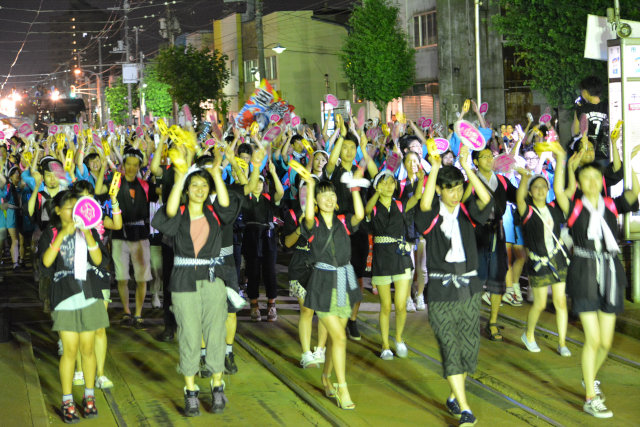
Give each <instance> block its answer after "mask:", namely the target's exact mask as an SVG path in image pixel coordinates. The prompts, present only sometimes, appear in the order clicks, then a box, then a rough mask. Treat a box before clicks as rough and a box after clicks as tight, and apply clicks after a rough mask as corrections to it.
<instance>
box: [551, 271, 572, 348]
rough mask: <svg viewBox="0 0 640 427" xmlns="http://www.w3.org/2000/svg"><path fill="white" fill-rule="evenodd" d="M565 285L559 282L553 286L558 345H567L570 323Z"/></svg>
mask: <svg viewBox="0 0 640 427" xmlns="http://www.w3.org/2000/svg"><path fill="white" fill-rule="evenodd" d="M565 287H566V286H565V283H564V282H558V283H556V284H554V285H551V291H552V292H553V306H554V307H555V308H556V324H557V326H558V345H559V346H560V347H564V346H566V345H567V343H566V341H565V340H566V338H567V324H568V323H569V313H568V312H567V295H566V294H565V291H564V290H565Z"/></svg>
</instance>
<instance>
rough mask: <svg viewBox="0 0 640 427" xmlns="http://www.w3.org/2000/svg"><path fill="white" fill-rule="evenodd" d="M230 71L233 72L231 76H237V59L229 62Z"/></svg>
mask: <svg viewBox="0 0 640 427" xmlns="http://www.w3.org/2000/svg"><path fill="white" fill-rule="evenodd" d="M229 71H230V72H231V76H233V77H235V75H236V60H235V59H232V60H231V62H230V64H229Z"/></svg>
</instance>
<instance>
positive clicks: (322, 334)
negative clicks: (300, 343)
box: [318, 322, 328, 347]
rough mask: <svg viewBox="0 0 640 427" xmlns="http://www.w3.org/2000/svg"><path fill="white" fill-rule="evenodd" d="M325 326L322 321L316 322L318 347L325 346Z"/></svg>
mask: <svg viewBox="0 0 640 427" xmlns="http://www.w3.org/2000/svg"><path fill="white" fill-rule="evenodd" d="M327 335H328V334H327V328H325V327H324V325H323V324H322V322H318V347H326V346H327Z"/></svg>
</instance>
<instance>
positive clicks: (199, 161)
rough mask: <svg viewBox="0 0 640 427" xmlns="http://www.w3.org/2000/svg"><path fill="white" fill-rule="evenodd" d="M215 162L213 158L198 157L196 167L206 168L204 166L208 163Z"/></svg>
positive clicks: (208, 156) (206, 155) (207, 156)
mask: <svg viewBox="0 0 640 427" xmlns="http://www.w3.org/2000/svg"><path fill="white" fill-rule="evenodd" d="M213 162H214V158H213V156H210V155H208V154H205V155H204V156H200V157H198V159H197V160H196V166H197V167H199V168H201V167H204V165H206V164H208V163H213Z"/></svg>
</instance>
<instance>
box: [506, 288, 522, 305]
mask: <svg viewBox="0 0 640 427" xmlns="http://www.w3.org/2000/svg"><path fill="white" fill-rule="evenodd" d="M502 301H504V302H506V303H507V304H509V305H513V306H515V307H520V306H521V305H522V302H518V299H517V298H516V294H515V292H507V293H505V294H504V295H502Z"/></svg>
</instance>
